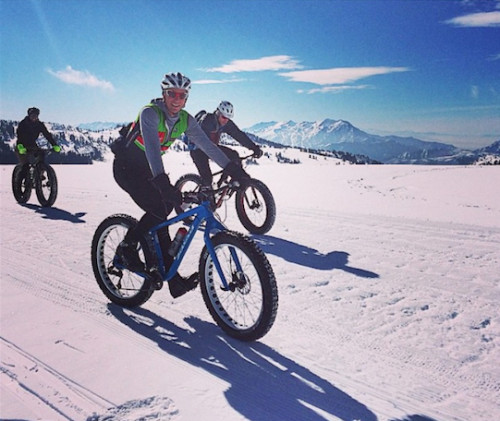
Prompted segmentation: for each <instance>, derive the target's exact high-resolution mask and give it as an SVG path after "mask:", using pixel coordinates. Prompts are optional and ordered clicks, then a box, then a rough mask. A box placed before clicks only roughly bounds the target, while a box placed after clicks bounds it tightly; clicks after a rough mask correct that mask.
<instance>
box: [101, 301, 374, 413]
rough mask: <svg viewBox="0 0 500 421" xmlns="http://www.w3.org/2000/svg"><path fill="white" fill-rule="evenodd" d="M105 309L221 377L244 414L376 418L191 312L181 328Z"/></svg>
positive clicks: (291, 364)
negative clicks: (323, 414)
mask: <svg viewBox="0 0 500 421" xmlns="http://www.w3.org/2000/svg"><path fill="white" fill-rule="evenodd" d="M108 309H109V311H110V313H111V314H112V315H113V316H114V317H116V319H117V320H118V321H120V322H122V323H123V324H124V325H126V326H128V327H130V328H131V329H132V330H134V331H136V332H137V333H139V334H140V335H142V336H144V337H146V338H148V339H150V340H151V341H153V342H156V343H157V344H158V347H159V348H160V349H162V350H163V351H165V352H168V353H169V354H170V355H173V356H175V357H177V358H179V359H181V360H183V361H185V362H188V363H190V364H191V365H193V366H195V367H199V368H203V369H204V370H206V371H207V372H208V373H210V374H212V375H214V376H217V377H218V378H220V379H222V380H224V381H225V382H227V383H228V384H229V388H228V389H227V390H226V391H225V392H224V394H225V396H226V399H227V401H228V403H229V404H230V405H231V406H232V407H233V408H234V409H235V410H236V411H238V412H239V413H240V414H241V415H242V416H244V417H245V418H246V419H249V420H251V421H261V420H266V421H282V420H309V421H314V420H318V421H319V420H323V421H324V420H325V417H323V416H321V415H320V414H321V413H326V414H330V415H333V416H335V417H337V418H338V419H339V420H344V421H351V420H353V419H359V420H363V421H376V420H377V417H376V416H375V414H373V412H371V411H370V410H369V409H368V408H367V407H366V406H365V405H363V404H362V403H361V402H358V401H357V400H355V399H354V398H352V397H351V396H349V395H348V394H347V393H345V392H343V391H342V390H340V389H338V388H337V387H335V386H333V385H332V384H331V383H329V382H328V381H327V380H325V379H323V378H321V377H319V376H318V375H316V374H314V373H313V372H311V371H310V370H309V369H308V368H306V367H304V366H301V365H300V364H298V363H296V362H295V361H293V360H291V359H289V358H287V357H285V356H284V355H282V354H280V353H279V352H277V351H275V350H274V349H273V348H271V347H269V346H267V345H265V344H263V343H260V342H254V343H251V344H249V343H244V342H240V341H237V340H235V339H232V338H230V337H227V336H223V334H221V330H220V328H219V327H217V326H216V325H215V324H212V323H209V322H205V321H203V320H200V319H199V318H197V317H193V316H190V317H187V318H185V319H184V320H185V322H186V323H187V324H188V325H189V326H190V328H191V329H190V330H186V329H184V328H180V327H179V326H177V325H175V324H174V323H172V322H170V321H168V320H165V319H163V318H162V317H159V316H158V315H156V314H154V313H152V312H151V311H149V310H147V309H144V308H137V309H124V308H122V307H119V306H117V305H115V304H112V303H110V304H108ZM159 375H161V376H163V375H164V373H159ZM152 381H154V380H152Z"/></svg>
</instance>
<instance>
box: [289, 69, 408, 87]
mask: <svg viewBox="0 0 500 421" xmlns="http://www.w3.org/2000/svg"><path fill="white" fill-rule="evenodd" d="M409 70H410V69H409V68H408V67H337V68H333V69H321V70H300V71H296V72H287V73H280V76H283V77H286V78H289V79H290V80H291V81H292V82H309V83H314V84H316V85H342V84H345V83H350V82H355V81H357V80H359V79H363V78H367V77H370V76H376V75H384V74H388V73H395V72H408V71H409Z"/></svg>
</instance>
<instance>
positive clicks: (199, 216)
mask: <svg viewBox="0 0 500 421" xmlns="http://www.w3.org/2000/svg"><path fill="white" fill-rule="evenodd" d="M190 217H194V220H193V222H192V223H191V224H190V225H189V230H188V232H187V234H186V236H185V237H184V240H183V241H182V244H181V245H180V247H179V250H178V252H177V254H176V256H175V257H174V261H173V262H172V265H171V266H170V268H169V269H168V271H166V270H165V263H164V260H163V255H162V251H161V247H160V241H159V239H158V230H160V229H162V228H165V227H169V226H170V225H173V224H175V223H177V222H181V221H182V220H183V219H186V218H190ZM203 221H205V222H206V223H205V228H204V236H203V237H204V241H205V245H206V246H207V250H208V253H209V254H210V256H211V257H212V260H213V262H214V264H215V268H216V270H217V273H218V274H219V276H220V278H221V281H222V284H223V288H224V289H225V290H228V289H229V284H228V282H227V280H226V278H225V276H224V273H223V271H222V268H221V266H220V262H219V259H218V258H217V254H216V253H215V248H214V246H213V244H212V241H211V239H210V235H211V234H213V233H217V232H220V231H225V230H226V229H227V228H226V227H225V226H224V225H222V224H221V223H220V222H219V221H218V220H217V219H216V218H215V216H214V214H213V212H212V211H211V210H210V202H208V201H207V202H202V203H201V204H200V205H198V206H196V207H195V208H192V209H189V210H188V211H186V212H184V213H182V214H180V215H177V216H175V217H173V218H170V219H167V220H166V221H164V222H162V223H160V224H158V225H156V226H154V227H153V228H151V229H150V230H149V234H150V235H151V237H152V240H153V245H154V248H155V252H156V255H157V257H158V264H159V268H158V269H159V272H160V275H161V277H162V279H163V280H164V281H170V280H171V279H172V278H173V277H174V275H175V274H176V273H177V270H178V269H179V266H180V264H181V262H182V260H183V259H184V256H185V255H186V252H187V250H188V248H189V246H190V244H191V242H192V241H193V238H194V236H195V234H196V232H197V231H198V230H199V229H201V228H200V226H201V224H202V223H203ZM230 251H231V257H232V258H233V260H234V262H235V264H236V269H237V270H238V271H242V268H241V264H240V261H239V259H238V257H237V255H236V252H235V250H234V248H233V247H230Z"/></svg>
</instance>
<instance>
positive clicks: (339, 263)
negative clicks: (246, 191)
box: [252, 235, 379, 278]
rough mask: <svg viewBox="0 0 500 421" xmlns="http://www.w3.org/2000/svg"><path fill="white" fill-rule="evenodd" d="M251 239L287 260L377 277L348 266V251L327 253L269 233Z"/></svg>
mask: <svg viewBox="0 0 500 421" xmlns="http://www.w3.org/2000/svg"><path fill="white" fill-rule="evenodd" d="M252 239H253V240H254V241H255V242H256V243H257V244H258V245H259V247H260V248H261V249H262V251H263V252H264V253H266V254H274V255H275V256H278V257H281V258H283V259H285V260H286V261H288V262H291V263H295V264H297V265H301V266H305V267H310V268H312V269H318V270H332V269H340V270H343V271H345V272H349V273H352V274H353V275H356V276H360V277H362V278H378V277H379V275H378V274H377V273H374V272H370V271H368V270H365V269H359V268H354V267H351V266H348V265H347V263H348V259H349V253H346V252H345V251H331V252H329V253H327V254H324V253H320V252H319V251H318V250H316V249H313V248H311V247H307V246H304V245H301V244H297V243H294V242H292V241H288V240H284V239H282V238H277V237H273V236H270V235H253V236H252Z"/></svg>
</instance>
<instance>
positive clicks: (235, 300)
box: [199, 231, 278, 341]
mask: <svg viewBox="0 0 500 421" xmlns="http://www.w3.org/2000/svg"><path fill="white" fill-rule="evenodd" d="M211 241H212V244H213V246H214V249H215V254H216V256H217V260H218V263H219V264H220V268H221V270H222V273H223V274H224V278H225V279H226V281H227V282H228V284H229V285H228V288H225V287H224V286H223V284H222V281H221V278H220V276H219V273H218V271H217V269H216V262H214V258H213V257H212V256H211V255H210V253H209V252H208V249H207V247H206V246H205V248H204V249H203V251H202V254H201V256H200V265H199V274H200V288H201V292H202V295H203V300H204V302H205V305H206V306H207V308H208V311H209V312H210V314H211V316H212V317H213V319H214V320H215V322H216V323H217V325H218V326H219V327H220V328H221V329H222V330H223V331H224V332H226V333H227V334H228V335H230V336H232V337H234V338H236V339H239V340H242V341H255V340H257V339H259V338H261V337H262V336H264V335H265V334H266V333H267V332H268V331H269V329H271V327H272V325H273V323H274V320H275V319H276V313H277V311H278V287H277V285H276V279H275V277H274V272H273V269H272V267H271V265H270V263H269V261H268V260H267V257H266V255H265V254H264V253H263V252H262V250H260V249H259V248H258V247H257V245H256V244H255V242H253V241H252V240H250V239H249V238H247V237H244V236H243V235H241V234H237V233H234V232H229V231H223V232H219V233H217V234H216V235H215V236H214V237H212V240H211Z"/></svg>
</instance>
